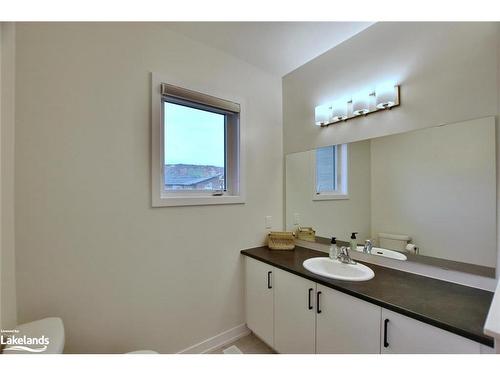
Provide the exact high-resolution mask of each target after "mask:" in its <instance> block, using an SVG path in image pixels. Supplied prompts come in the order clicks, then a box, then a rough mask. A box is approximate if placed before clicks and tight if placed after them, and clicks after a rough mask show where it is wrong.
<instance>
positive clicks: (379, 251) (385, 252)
mask: <svg viewBox="0 0 500 375" xmlns="http://www.w3.org/2000/svg"><path fill="white" fill-rule="evenodd" d="M356 250H357V251H359V252H361V253H362V252H363V246H358V247H357V248H356ZM371 254H372V255H378V256H381V257H386V258H391V259H397V260H406V259H407V258H406V255H404V254H402V253H400V252H399V251H394V250H389V249H383V248H381V247H373V248H372V252H371Z"/></svg>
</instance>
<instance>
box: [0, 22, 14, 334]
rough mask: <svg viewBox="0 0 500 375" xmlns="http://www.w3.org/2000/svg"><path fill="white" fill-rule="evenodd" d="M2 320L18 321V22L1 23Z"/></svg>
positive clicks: (4, 323) (9, 324) (7, 324)
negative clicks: (16, 49)
mask: <svg viewBox="0 0 500 375" xmlns="http://www.w3.org/2000/svg"><path fill="white" fill-rule="evenodd" d="M0 27H1V32H0V38H1V39H0V41H1V44H0V47H1V53H0V59H1V62H0V69H1V70H0V77H1V78H0V103H1V112H0V116H1V120H0V142H1V144H0V207H1V217H0V258H1V259H0V298H1V303H0V310H1V312H0V317H1V320H0V323H1V327H2V328H13V327H15V326H16V324H17V308H16V306H17V303H16V279H15V251H14V237H15V233H14V131H15V130H14V112H15V107H14V87H15V86H14V82H15V25H14V23H2V24H1V25H0Z"/></svg>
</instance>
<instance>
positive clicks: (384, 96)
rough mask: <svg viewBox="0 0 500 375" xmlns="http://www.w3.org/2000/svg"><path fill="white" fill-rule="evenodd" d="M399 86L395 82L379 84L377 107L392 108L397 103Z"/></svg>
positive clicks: (376, 93)
mask: <svg viewBox="0 0 500 375" xmlns="http://www.w3.org/2000/svg"><path fill="white" fill-rule="evenodd" d="M396 92H397V87H396V86H394V85H393V84H382V85H379V86H377V88H376V90H375V95H376V97H377V108H380V109H383V108H390V107H392V106H394V105H395V104H396Z"/></svg>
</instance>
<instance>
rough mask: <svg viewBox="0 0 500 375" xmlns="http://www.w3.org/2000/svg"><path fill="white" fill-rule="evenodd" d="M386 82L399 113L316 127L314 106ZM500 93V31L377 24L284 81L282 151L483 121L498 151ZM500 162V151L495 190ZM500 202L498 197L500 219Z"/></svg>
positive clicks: (488, 26)
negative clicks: (397, 89)
mask: <svg viewBox="0 0 500 375" xmlns="http://www.w3.org/2000/svg"><path fill="white" fill-rule="evenodd" d="M386 80H394V81H396V82H397V83H399V84H401V103H402V104H401V106H400V107H399V108H396V109H394V110H391V111H385V112H381V113H377V114H373V115H370V116H367V117H363V118H359V119H355V120H352V121H348V122H347V123H345V124H341V125H339V126H329V127H327V128H319V127H317V126H314V107H315V106H316V105H318V104H321V103H324V102H326V101H328V100H331V99H335V98H338V97H339V96H343V95H346V94H350V93H355V92H357V91H359V90H361V89H363V88H365V87H366V86H367V85H368V86H371V85H375V84H376V83H377V82H379V81H386ZM499 90H500V31H499V25H498V23H439V22H438V23H385V22H382V23H377V24H375V25H373V26H371V27H369V28H367V29H366V30H364V31H362V32H361V33H359V34H357V35H355V36H354V37H353V38H351V39H349V40H347V41H346V42H344V43H342V44H340V45H339V46H337V47H336V48H334V49H332V50H330V51H328V52H326V53H325V54H323V55H321V56H319V57H318V58H316V59H314V60H312V61H310V62H309V63H307V64H305V65H303V66H301V67H300V68H298V69H297V70H295V71H293V72H291V73H290V74H288V75H287V76H285V77H284V78H283V128H284V129H283V148H284V151H285V154H288V153H291V152H298V151H304V150H310V149H313V148H316V147H321V146H326V145H330V144H338V143H346V142H353V141H358V140H362V139H367V138H372V137H377V136H382V135H387V134H393V133H399V132H403V131H408V130H412V129H417V128H425V127H430V126H436V125H439V124H448V123H455V122H460V121H464V120H469V119H476V118H481V117H486V116H497V132H496V134H497V135H496V140H497V144H498V143H499V139H500V131H498V130H499V129H498V114H499V113H500V91H499ZM499 160H500V150H499V147H497V186H500V183H499V179H500V173H499V172H500V169H499V168H500V162H499ZM499 196H500V190H498V189H497V212H500V211H498V210H499V208H498V207H499V205H498V201H499V200H500V199H499V198H498V197H499ZM498 224H500V221H498V222H497V233H499V234H500V230H499V229H498ZM497 246H498V244H497ZM498 264H500V252H499V262H498ZM497 275H498V273H497Z"/></svg>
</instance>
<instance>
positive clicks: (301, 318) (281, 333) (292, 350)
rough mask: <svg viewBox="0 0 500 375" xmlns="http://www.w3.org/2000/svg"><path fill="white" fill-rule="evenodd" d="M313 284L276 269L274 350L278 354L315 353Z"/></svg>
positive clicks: (314, 287) (314, 288)
mask: <svg viewBox="0 0 500 375" xmlns="http://www.w3.org/2000/svg"><path fill="white" fill-rule="evenodd" d="M315 292H316V283H314V282H312V281H309V280H307V279H304V278H302V277H299V276H296V275H294V274H292V273H289V272H286V271H282V270H280V269H276V270H275V288H274V349H275V350H276V351H277V352H278V353H287V354H312V353H314V352H315V342H314V341H315V340H314V336H315V323H316V312H315V309H314V306H315V302H314V299H315V295H316V294H315Z"/></svg>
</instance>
